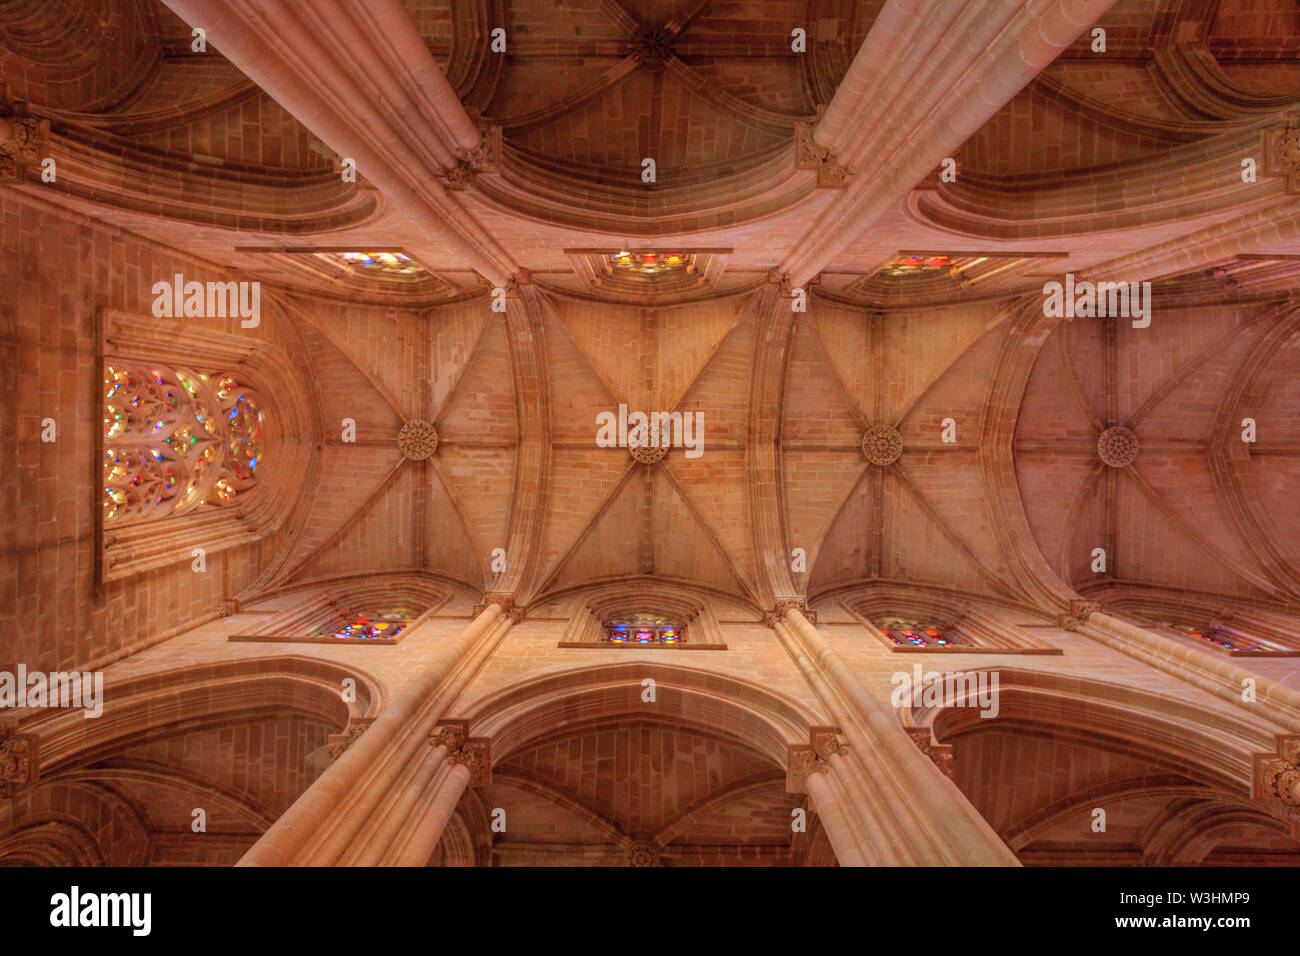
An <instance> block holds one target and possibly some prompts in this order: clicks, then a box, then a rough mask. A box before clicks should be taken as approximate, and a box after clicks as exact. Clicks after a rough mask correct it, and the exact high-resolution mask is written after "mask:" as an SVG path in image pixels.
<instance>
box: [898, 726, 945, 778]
mask: <svg viewBox="0 0 1300 956" xmlns="http://www.w3.org/2000/svg"><path fill="white" fill-rule="evenodd" d="M905 729H906V730H907V735H908V736H909V737H911V738H912V743H914V744H916V746H917V749H918V750H920V751H921V753H923V754H925V755H926V756H927V757H929V758H930V760H931V762H932V763H933V764H934V765H935V766H936V767H938V768H939V769H940V770H941V771H943V775H944V776H945V777H947V778H948V779H949V780H956V779H957V778H956V777H955V776H954V771H953V764H952V747H951V746H950V745H948V744H941V743H939V742H937V741H936V740H935V739H934V737H933V736H932V735H931V733H930V728H929V727H907V728H905Z"/></svg>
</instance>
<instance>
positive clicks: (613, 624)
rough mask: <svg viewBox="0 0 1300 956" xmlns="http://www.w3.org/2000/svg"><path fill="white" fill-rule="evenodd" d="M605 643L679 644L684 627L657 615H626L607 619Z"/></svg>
mask: <svg viewBox="0 0 1300 956" xmlns="http://www.w3.org/2000/svg"><path fill="white" fill-rule="evenodd" d="M604 631H605V637H604V639H605V641H606V642H607V643H609V644H678V643H681V641H682V638H683V629H682V626H681V625H680V624H679V623H677V622H676V621H672V620H669V619H668V618H666V617H660V616H658V615H656V614H625V615H617V616H613V617H607V618H606V619H605V622H604Z"/></svg>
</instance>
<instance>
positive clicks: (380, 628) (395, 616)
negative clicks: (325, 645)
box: [326, 608, 417, 641]
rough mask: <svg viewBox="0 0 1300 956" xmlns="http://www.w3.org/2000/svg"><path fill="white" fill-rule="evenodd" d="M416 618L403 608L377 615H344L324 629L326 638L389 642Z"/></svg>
mask: <svg viewBox="0 0 1300 956" xmlns="http://www.w3.org/2000/svg"><path fill="white" fill-rule="evenodd" d="M416 617H417V615H416V614H414V613H412V612H411V611H409V610H406V609H405V608H396V609H393V610H389V611H383V612H381V613H379V614H344V615H343V616H342V617H341V618H340V620H338V621H336V622H335V623H334V624H332V625H330V628H333V630H332V631H330V630H329V628H327V629H326V631H327V636H329V637H337V638H347V639H352V640H377V641H391V640H392V639H393V638H395V637H397V635H398V634H401V633H402V631H404V630H406V629H407V628H408V627H410V626H411V622H412V621H413V620H415V618H416Z"/></svg>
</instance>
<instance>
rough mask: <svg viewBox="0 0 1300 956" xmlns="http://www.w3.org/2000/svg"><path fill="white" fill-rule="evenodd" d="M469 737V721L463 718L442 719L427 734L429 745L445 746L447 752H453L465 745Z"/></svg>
mask: <svg viewBox="0 0 1300 956" xmlns="http://www.w3.org/2000/svg"><path fill="white" fill-rule="evenodd" d="M468 739H469V722H468V721H465V720H443V721H439V723H438V725H437V726H436V727H434V728H433V732H432V733H431V734H429V746H430V747H439V746H441V747H446V748H447V752H448V753H455V752H456V751H457V750H460V748H461V747H463V746H465V741H466V740H468Z"/></svg>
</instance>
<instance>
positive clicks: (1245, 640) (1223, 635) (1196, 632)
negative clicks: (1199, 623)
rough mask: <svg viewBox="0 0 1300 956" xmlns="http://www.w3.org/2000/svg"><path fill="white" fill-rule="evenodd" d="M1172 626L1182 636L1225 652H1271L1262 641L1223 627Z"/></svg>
mask: <svg viewBox="0 0 1300 956" xmlns="http://www.w3.org/2000/svg"><path fill="white" fill-rule="evenodd" d="M1170 626H1171V627H1172V628H1173V629H1174V630H1175V631H1177V632H1178V633H1180V634H1185V635H1187V636H1188V637H1194V638H1196V639H1197V640H1201V641H1205V642H1206V643H1209V644H1213V645H1215V646H1216V647H1222V648H1223V649H1224V650H1225V651H1267V650H1270V648H1269V646H1268V645H1266V644H1264V643H1263V642H1261V641H1258V640H1255V639H1254V638H1250V637H1246V636H1244V635H1240V634H1233V633H1232V632H1231V631H1228V630H1226V629H1225V628H1222V627H1192V626H1191V625H1189V624H1173V625H1170Z"/></svg>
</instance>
